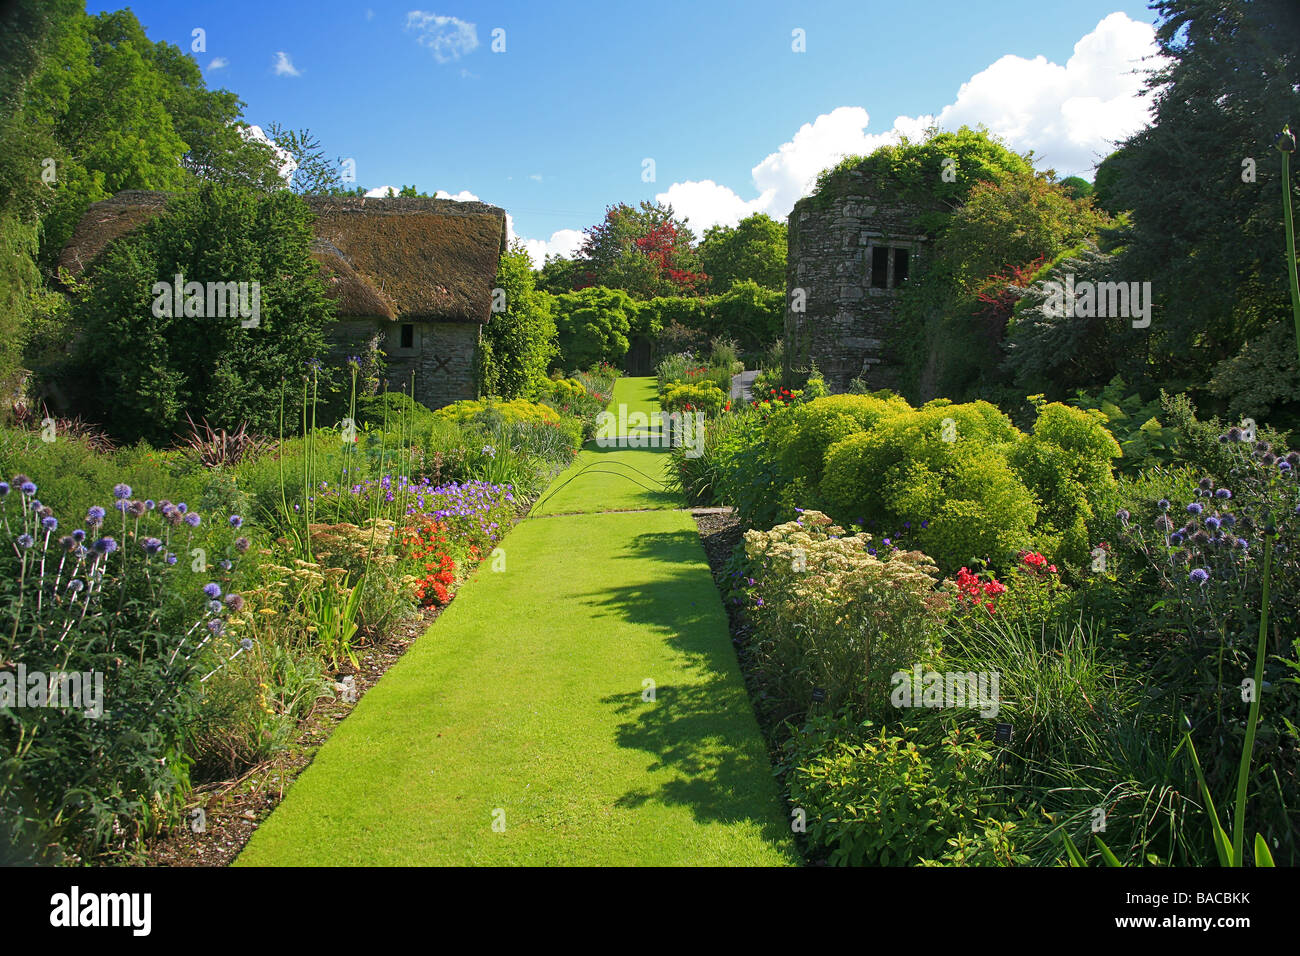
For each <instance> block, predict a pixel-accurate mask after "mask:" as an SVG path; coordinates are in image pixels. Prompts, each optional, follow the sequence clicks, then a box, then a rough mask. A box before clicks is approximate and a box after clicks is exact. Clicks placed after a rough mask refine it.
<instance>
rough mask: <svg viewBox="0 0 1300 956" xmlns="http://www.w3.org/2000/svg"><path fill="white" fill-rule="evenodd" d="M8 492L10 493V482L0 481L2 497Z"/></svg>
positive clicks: (0, 496) (0, 494) (0, 495)
mask: <svg viewBox="0 0 1300 956" xmlns="http://www.w3.org/2000/svg"><path fill="white" fill-rule="evenodd" d="M7 494H9V482H7V481H0V498H3V497H4V496H5V495H7Z"/></svg>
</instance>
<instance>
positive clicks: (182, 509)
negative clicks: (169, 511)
mask: <svg viewBox="0 0 1300 956" xmlns="http://www.w3.org/2000/svg"><path fill="white" fill-rule="evenodd" d="M176 510H177V511H179V512H180V513H181V514H185V512H187V511H189V510H190V506H189V505H187V504H186V503H185V502H183V501H182V502H180V503H179V504H177V505H176Z"/></svg>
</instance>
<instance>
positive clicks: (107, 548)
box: [91, 537, 117, 554]
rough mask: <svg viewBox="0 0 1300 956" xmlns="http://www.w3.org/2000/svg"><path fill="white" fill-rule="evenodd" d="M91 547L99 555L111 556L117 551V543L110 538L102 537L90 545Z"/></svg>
mask: <svg viewBox="0 0 1300 956" xmlns="http://www.w3.org/2000/svg"><path fill="white" fill-rule="evenodd" d="M91 547H93V548H94V549H95V550H96V551H97V552H99V553H100V554H112V553H113V552H114V551H116V550H117V542H116V541H115V540H113V539H112V538H108V537H104V538H100V539H99V540H98V541H96V542H95V543H94V544H93V545H91Z"/></svg>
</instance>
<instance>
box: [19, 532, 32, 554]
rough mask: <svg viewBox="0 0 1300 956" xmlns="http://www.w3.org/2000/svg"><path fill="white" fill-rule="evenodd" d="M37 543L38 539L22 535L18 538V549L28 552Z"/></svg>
mask: <svg viewBox="0 0 1300 956" xmlns="http://www.w3.org/2000/svg"><path fill="white" fill-rule="evenodd" d="M35 543H36V539H35V538H33V537H32V536H31V535H30V534H20V535H19V536H18V547H20V548H22V549H23V550H26V549H27V548H30V547H31V546H32V545H34V544H35Z"/></svg>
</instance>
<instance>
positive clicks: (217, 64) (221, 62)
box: [208, 56, 230, 70]
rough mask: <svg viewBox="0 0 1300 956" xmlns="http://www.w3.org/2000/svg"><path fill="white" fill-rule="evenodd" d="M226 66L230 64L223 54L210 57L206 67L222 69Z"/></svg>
mask: <svg viewBox="0 0 1300 956" xmlns="http://www.w3.org/2000/svg"><path fill="white" fill-rule="evenodd" d="M228 66H230V61H229V60H227V59H226V58H225V57H224V56H217V57H213V58H212V62H211V63H209V64H208V69H209V70H224V69H225V68H226V67H228Z"/></svg>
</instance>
